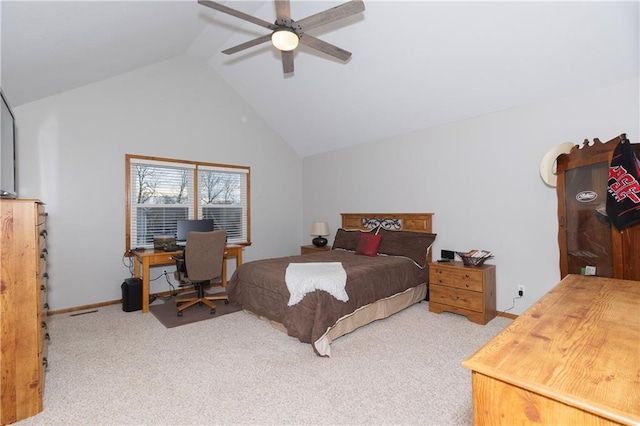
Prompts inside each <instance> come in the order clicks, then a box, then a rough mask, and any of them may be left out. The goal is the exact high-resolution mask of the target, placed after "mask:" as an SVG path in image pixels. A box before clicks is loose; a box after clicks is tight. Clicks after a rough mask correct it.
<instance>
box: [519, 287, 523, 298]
mask: <svg viewBox="0 0 640 426" xmlns="http://www.w3.org/2000/svg"><path fill="white" fill-rule="evenodd" d="M518 296H520V297H522V296H524V286H523V285H519V286H518Z"/></svg>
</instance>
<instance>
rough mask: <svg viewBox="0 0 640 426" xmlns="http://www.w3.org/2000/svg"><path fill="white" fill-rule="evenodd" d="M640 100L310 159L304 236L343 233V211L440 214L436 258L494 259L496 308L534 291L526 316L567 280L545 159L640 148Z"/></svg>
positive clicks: (583, 105)
mask: <svg viewBox="0 0 640 426" xmlns="http://www.w3.org/2000/svg"><path fill="white" fill-rule="evenodd" d="M639 93H640V92H639V84H638V79H634V80H630V81H626V82H622V83H619V84H616V85H613V86H610V87H605V88H601V89H599V90H595V91H591V92H588V93H581V94H577V95H574V96H571V97H567V98H563V99H556V100H553V101H549V102H545V103H542V104H536V105H529V106H524V107H521V108H515V109H510V110H506V111H503V112H498V113H494V114H490V115H485V116H481V117H476V118H472V119H468V120H464V121H459V122H456V123H451V124H447V125H442V126H439V127H436V128H431V129H427V130H423V131H420V132H415V133H411V134H406V135H399V136H396V137H392V138H388V139H384V140H380V141H375V142H371V143H367V144H363V145H359V146H356V147H351V148H346V149H342V150H338V151H332V152H329V153H326V154H320V155H316V156H312V157H307V158H305V159H303V176H304V207H303V221H302V234H303V235H305V236H306V235H307V234H308V232H309V229H310V224H311V221H313V220H327V221H329V225H330V228H331V229H330V230H331V232H332V233H335V230H336V229H337V228H338V227H339V226H340V213H342V212H433V213H435V216H434V231H435V232H436V233H437V234H438V237H437V239H436V242H435V244H434V253H435V257H434V259H437V258H438V257H439V253H440V250H441V249H451V250H458V251H466V250H470V249H474V248H476V249H486V250H490V251H492V252H493V253H494V254H495V259H493V260H492V262H490V263H493V264H495V265H497V269H496V270H497V308H498V310H499V311H505V310H507V309H509V308H510V307H511V306H512V304H513V297H514V296H516V295H517V288H518V285H525V287H526V293H525V296H524V298H522V299H520V300H517V301H516V302H515V307H514V308H513V309H512V310H510V311H509V312H512V313H516V314H518V313H522V312H523V311H524V310H525V309H526V308H527V307H529V306H530V305H531V304H532V303H534V302H535V301H536V300H537V299H539V298H540V297H541V296H542V295H544V294H545V293H546V292H547V291H549V290H550V289H551V288H552V287H553V286H554V285H555V284H556V283H557V282H558V281H559V279H560V272H559V263H558V259H559V255H558V243H557V230H558V228H557V221H556V209H557V200H556V192H555V188H551V187H548V186H546V185H545V184H544V182H543V181H542V179H541V178H540V175H539V171H538V170H539V165H540V160H541V159H542V157H543V156H544V154H545V153H546V152H547V150H548V149H550V148H551V147H553V146H554V145H557V144H559V143H561V142H566V141H570V142H574V143H576V144H579V143H582V141H583V140H584V139H590V140H592V139H593V138H594V137H595V138H599V139H600V140H601V141H602V142H606V141H608V140H609V139H612V138H614V137H615V136H618V135H619V134H620V133H627V136H628V137H629V139H630V140H631V141H632V142H640V122H639V120H640V119H639V117H640V107H639V102H640V101H639V99H640V96H639ZM308 238H310V237H307V239H308ZM307 241H308V240H307ZM330 243H331V240H330Z"/></svg>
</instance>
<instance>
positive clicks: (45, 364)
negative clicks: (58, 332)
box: [42, 357, 49, 368]
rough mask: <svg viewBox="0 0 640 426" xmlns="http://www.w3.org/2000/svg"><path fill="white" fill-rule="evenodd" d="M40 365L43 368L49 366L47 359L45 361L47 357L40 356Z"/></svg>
mask: <svg viewBox="0 0 640 426" xmlns="http://www.w3.org/2000/svg"><path fill="white" fill-rule="evenodd" d="M42 365H44V368H47V367H48V366H49V361H47V358H46V357H45V358H42Z"/></svg>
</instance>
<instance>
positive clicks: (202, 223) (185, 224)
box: [176, 219, 214, 244]
mask: <svg viewBox="0 0 640 426" xmlns="http://www.w3.org/2000/svg"><path fill="white" fill-rule="evenodd" d="M213 230H214V229H213V219H194V220H179V221H178V232H177V233H176V243H183V244H184V243H185V242H186V241H187V235H189V232H191V231H197V232H210V231H213Z"/></svg>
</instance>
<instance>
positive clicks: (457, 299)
mask: <svg viewBox="0 0 640 426" xmlns="http://www.w3.org/2000/svg"><path fill="white" fill-rule="evenodd" d="M429 311H431V312H435V313H437V314H439V313H442V312H444V311H447V312H453V313H456V314H460V315H464V316H466V317H467V319H469V321H473V322H475V323H477V324H482V325H484V324H486V323H488V322H489V321H491V320H492V319H493V318H495V316H496V267H495V265H482V266H464V264H463V263H462V262H446V263H445V262H440V263H430V264H429Z"/></svg>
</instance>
